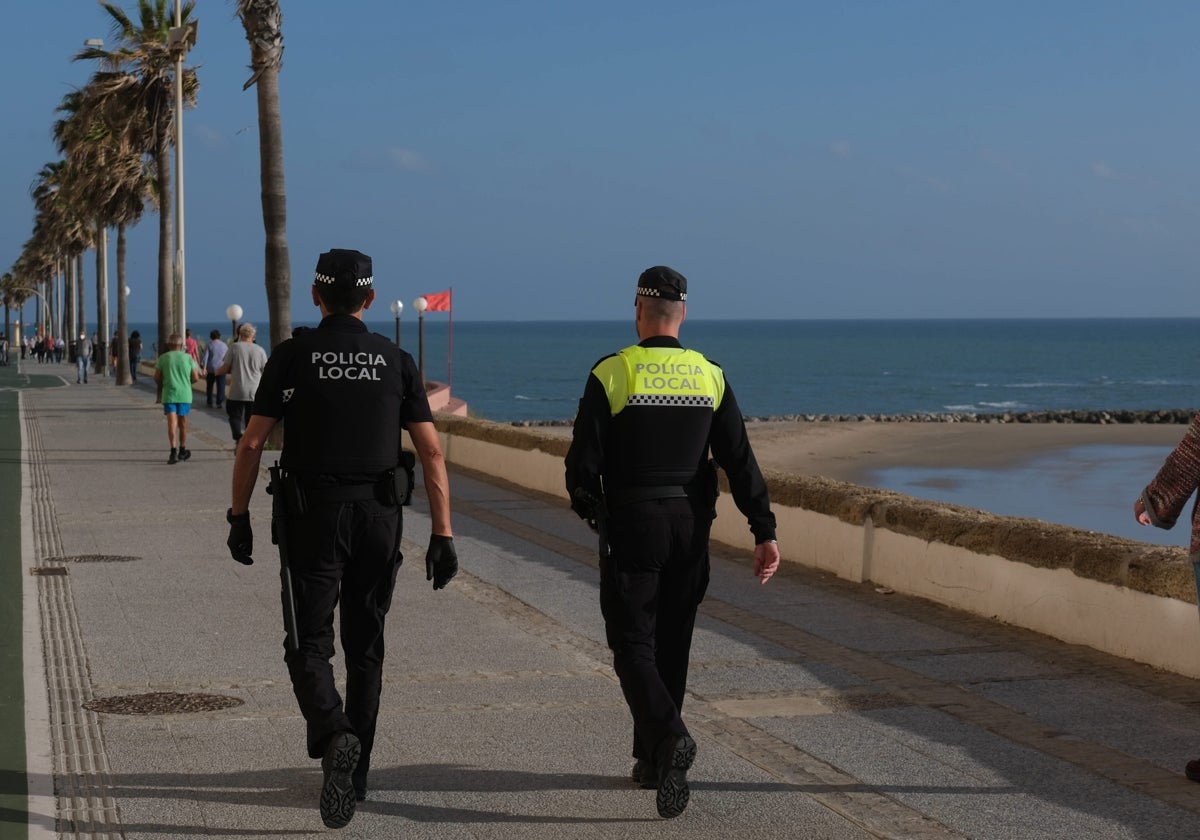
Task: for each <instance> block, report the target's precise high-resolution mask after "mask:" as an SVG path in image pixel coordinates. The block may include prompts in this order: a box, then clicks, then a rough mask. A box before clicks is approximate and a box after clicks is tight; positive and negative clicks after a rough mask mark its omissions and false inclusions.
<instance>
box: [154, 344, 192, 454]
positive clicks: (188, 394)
mask: <svg viewBox="0 0 1200 840" xmlns="http://www.w3.org/2000/svg"><path fill="white" fill-rule="evenodd" d="M154 381H155V383H157V384H158V386H159V387H160V388H161V389H162V407H163V414H164V415H166V418H167V440H168V441H169V442H170V444H171V454H170V455H169V456H168V458H167V463H168V464H174V463H177V462H178V461H186V460H187V459H188V458H191V457H192V452H191V450H190V449H188V448H187V418H188V412H190V411H191V410H192V383H194V382H199V381H200V367H199V366H198V365H197V364H196V360H195V359H193V358H192V357H191V356H189V355H188V354H187V353H185V352H183V338H182V337H181V336H180V335H179V333H171V335H170V336H169V337H168V338H167V352H166V353H163V354H162V355H161V356H159V357H158V360H157V361H156V362H155V363H154ZM177 441H178V442H177Z"/></svg>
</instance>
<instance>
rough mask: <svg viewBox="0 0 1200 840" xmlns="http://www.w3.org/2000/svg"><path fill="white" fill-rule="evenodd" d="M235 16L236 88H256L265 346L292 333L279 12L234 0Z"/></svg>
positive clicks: (272, 1)
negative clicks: (246, 74)
mask: <svg viewBox="0 0 1200 840" xmlns="http://www.w3.org/2000/svg"><path fill="white" fill-rule="evenodd" d="M237 12H238V17H240V18H241V19H242V26H244V27H245V29H246V40H247V41H249V42H250V68H251V69H252V70H253V71H254V75H253V76H251V77H250V80H249V81H247V82H246V84H245V85H243V86H242V90H245V89H246V88H248V87H250V86H251V85H255V86H256V89H257V92H258V157H259V178H260V181H261V184H262V212H263V227H264V228H265V229H266V236H267V244H266V262H265V266H266V276H265V282H266V287H267V312H268V316H269V320H270V327H271V347H275V346H276V345H278V344H279V343H280V342H281V341H283V340H284V339H286V338H289V337H290V336H291V334H292V283H291V265H290V261H289V257H288V246H287V192H286V190H285V189H284V184H283V121H282V119H281V118H280V115H279V68H280V66H281V65H282V63H283V13H282V12H281V11H280V9H279V2H278V0H238V8H237Z"/></svg>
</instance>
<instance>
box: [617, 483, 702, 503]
mask: <svg viewBox="0 0 1200 840" xmlns="http://www.w3.org/2000/svg"><path fill="white" fill-rule="evenodd" d="M687 496H688V491H687V488H686V487H684V486H683V485H682V484H659V485H653V486H646V487H641V486H632V487H621V488H618V489H615V490H605V491H604V500H605V501H606V502H607V503H608V506H609V507H610V508H614V507H621V506H622V505H631V504H633V503H634V502H652V501H654V500H655V499H686V498H687Z"/></svg>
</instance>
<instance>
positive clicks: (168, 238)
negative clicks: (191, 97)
mask: <svg viewBox="0 0 1200 840" xmlns="http://www.w3.org/2000/svg"><path fill="white" fill-rule="evenodd" d="M154 167H155V170H156V173H157V175H158V344H157V347H156V348H155V350H156V351H157V352H158V353H160V354H161V353H165V352H167V337H168V336H169V335H170V334H171V332H172V330H173V329H174V326H175V276H174V274H173V273H172V271H171V243H172V241H173V238H172V235H171V234H172V231H171V156H170V154H169V151H168V145H167V130H166V127H165V126H160V127H159V129H158V139H157V141H156V144H155V152H154Z"/></svg>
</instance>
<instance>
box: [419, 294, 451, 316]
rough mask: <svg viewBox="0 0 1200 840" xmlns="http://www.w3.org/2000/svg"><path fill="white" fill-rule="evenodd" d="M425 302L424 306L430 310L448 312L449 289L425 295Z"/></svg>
mask: <svg viewBox="0 0 1200 840" xmlns="http://www.w3.org/2000/svg"><path fill="white" fill-rule="evenodd" d="M425 302H426V303H427V304H429V306H427V307H426V309H428V310H429V311H430V312H449V311H450V290H449V289H447V290H446V291H444V292H434V293H433V294H432V295H425Z"/></svg>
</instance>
